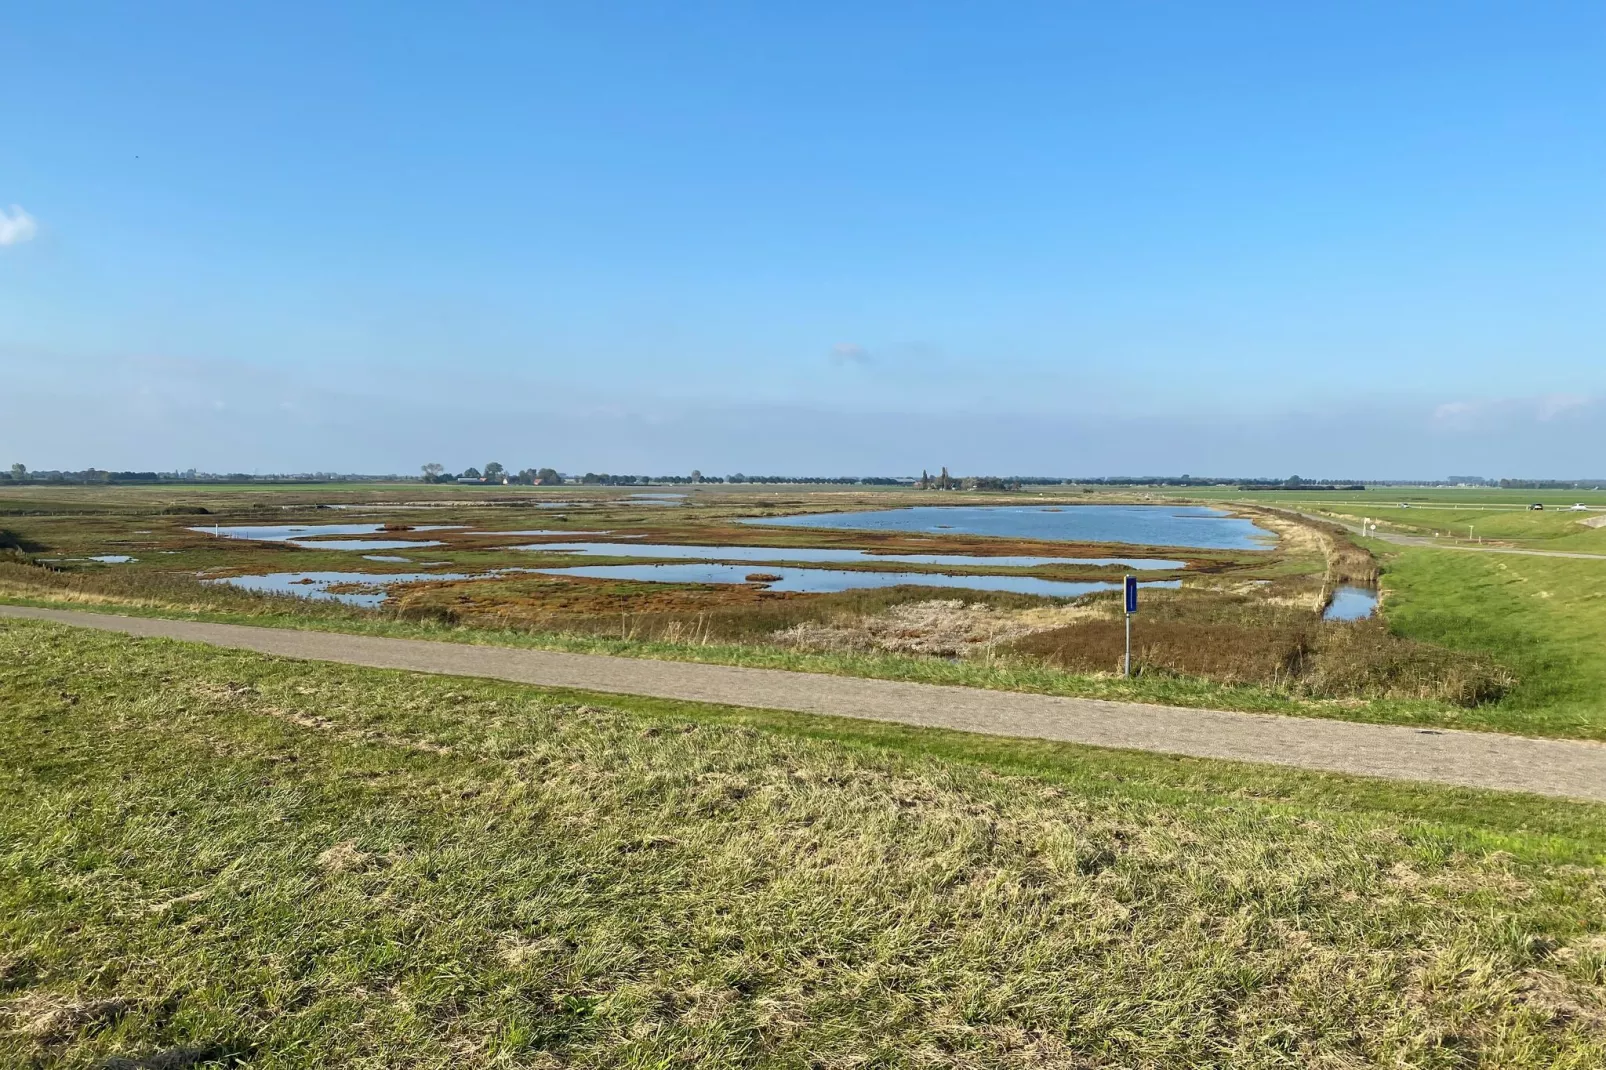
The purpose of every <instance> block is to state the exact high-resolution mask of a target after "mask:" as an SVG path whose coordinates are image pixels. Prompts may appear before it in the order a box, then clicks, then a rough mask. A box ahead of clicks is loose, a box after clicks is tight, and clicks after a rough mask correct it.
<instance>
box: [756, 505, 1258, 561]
mask: <svg viewBox="0 0 1606 1070" xmlns="http://www.w3.org/2000/svg"><path fill="white" fill-rule="evenodd" d="M742 523H744V524H763V525H775V526H780V527H795V528H837V529H841V528H847V529H852V530H857V531H953V532H957V533H959V534H963V535H991V536H995V537H1007V538H1015V539H1049V540H1054V541H1059V542H1124V543H1131V544H1133V545H1137V546H1192V547H1197V548H1199V549H1205V550H1264V549H1266V548H1268V547H1269V546H1270V545H1271V544H1272V543H1273V542H1275V540H1276V536H1275V535H1273V534H1271V533H1270V532H1267V531H1264V530H1262V529H1260V528H1258V527H1256V526H1255V525H1254V523H1253V522H1252V521H1249V520H1245V519H1243V518H1241V517H1235V516H1231V515H1229V514H1228V513H1226V512H1224V511H1222V510H1220V509H1212V508H1209V507H1207V506H1193V505H1184V506H1177V505H1070V506H1063V507H1059V506H1043V505H971V506H966V505H916V506H909V507H907V508H902V509H884V510H878V511H874V512H861V513H805V514H799V515H795V516H772V517H749V518H747V519H745V520H743V521H742Z"/></svg>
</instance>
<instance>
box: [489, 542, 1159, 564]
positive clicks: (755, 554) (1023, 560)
mask: <svg viewBox="0 0 1606 1070" xmlns="http://www.w3.org/2000/svg"><path fill="white" fill-rule="evenodd" d="M513 549H515V550H531V551H539V552H543V553H558V554H592V555H595V556H599V557H603V556H605V557H661V558H683V559H687V560H693V561H811V562H818V563H820V564H832V565H846V564H861V563H871V564H875V563H880V564H889V565H938V566H941V565H950V566H976V567H980V568H987V567H993V568H1036V567H1040V566H1043V565H1091V566H1104V565H1119V566H1122V567H1124V568H1130V569H1150V570H1153V569H1175V568H1186V567H1187V564H1188V563H1187V562H1186V561H1168V560H1162V559H1160V558H1146V557H1022V556H1002V557H984V556H981V555H979V554H877V553H871V552H870V551H868V550H850V549H843V548H840V547H803V546H682V545H673V544H668V543H639V542H638V543H617V542H536V543H529V544H526V545H524V546H515V547H513Z"/></svg>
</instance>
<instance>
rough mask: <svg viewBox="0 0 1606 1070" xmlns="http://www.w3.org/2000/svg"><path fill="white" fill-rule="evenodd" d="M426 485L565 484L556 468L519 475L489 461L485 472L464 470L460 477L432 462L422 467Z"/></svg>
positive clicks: (522, 471)
mask: <svg viewBox="0 0 1606 1070" xmlns="http://www.w3.org/2000/svg"><path fill="white" fill-rule="evenodd" d="M420 470H421V471H422V473H423V474H422V476H421V477H420V478H421V479H422V481H423V482H425V483H495V484H498V485H501V486H505V485H507V484H510V483H522V484H525V485H527V486H537V487H540V486H554V485H556V484H558V483H562V482H563V478H562V477H561V476H559V475H558V472H557V469H555V468H523V469H520V470H519V471H518V472H517V473H514V472H510V471H508V469H507V466H506V465H504V464H502V462H501V461H487V462H486V463H485V470H484V471H483V472H482V471H480V470H479V469H478V468H474V467H469V468H465V469H463V471H462V473H461V474H459V475H452V474H451V473H449V472H447V471H446V466H445V465H443V464H439V463H437V462H435V461H431V462H430V463H429V464H426V465H423V466H421V469H420Z"/></svg>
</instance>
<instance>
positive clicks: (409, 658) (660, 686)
mask: <svg viewBox="0 0 1606 1070" xmlns="http://www.w3.org/2000/svg"><path fill="white" fill-rule="evenodd" d="M3 617H26V618H29V619H32V620H43V621H54V622H57V623H60V624H70V625H75V626H78V627H85V628H98V629H101V630H103V631H113V632H123V633H125V634H128V635H134V636H144V637H161V638H167V639H181V640H186V641H189V642H197V643H208V644H211V645H213V646H222V647H231V648H235V649H242V650H254V651H258V652H260V653H264V654H276V655H279V656H282V657H291V658H304V659H308V660H314V661H337V662H343V663H345V664H348V665H366V666H371V667H374V668H381V669H406V670H411V671H414V672H429V673H445V674H449V675H454V676H478V677H488V678H491V679H497V680H513V681H516V682H518V683H525V684H537V685H541V686H546V687H571V688H577V689H582V690H587V691H601V692H611V693H615V694H627V695H651V696H656V697H659V698H671V699H685V700H689V701H693V702H713V703H720V704H724V705H733V706H750V707H759V708H763V709H775V710H795V711H799V712H803V713H820V714H831V715H835V716H839V717H857V718H862V719H865V720H872V721H892V722H897V723H899V724H909V725H921V726H929V727H937V728H951V729H958V730H960V731H963V732H982V733H987V734H989V735H999V736H1016V737H1024V738H1036V739H1052V740H1063V741H1066V742H1072V743H1086V744H1092V745H1094V746H1099V747H1122V748H1129V749H1133V750H1145V751H1157V752H1160V753H1164V754H1184V755H1190V756H1193V757H1198V758H1225V759H1231V760H1234V761H1248V762H1271V763H1275V764H1278V765H1290V766H1297V767H1299V768H1302V769H1317V770H1323V771H1328V772H1336V773H1352V774H1359V775H1363V776H1377V777H1388V778H1390V779H1394V780H1417V781H1430V782H1433V783H1438V784H1454V785H1459V786H1463V787H1474V788H1494V789H1500V790H1507V791H1526V792H1534V793H1538V794H1542V795H1558V796H1566V797H1570V798H1577V799H1589V800H1594V801H1597V802H1606V744H1600V743H1590V742H1575V741H1568V740H1551V739H1529V738H1525V737H1521V736H1508V735H1499V734H1496V733H1487V732H1460V731H1437V730H1433V731H1429V730H1423V729H1417V728H1407V727H1400V726H1395V725H1369V724H1355V723H1352V722H1348V721H1329V720H1318V719H1314V718H1304V717H1278V716H1272V715H1268V714H1256V713H1228V712H1224V711H1219V710H1193V709H1178V708H1175V707H1170V706H1151V705H1144V704H1140V703H1126V702H1105V701H1101V700H1098V699H1082V698H1061V697H1057V696H1051V695H1031V694H1022V693H1018V692H1009V691H985V690H981V689H979V688H968V687H944V686H939V685H934V684H913V683H901V682H897V681H890V680H866V679H861V678H858V677H850V676H825V675H820V674H816V673H799V672H785V671H781V670H778V669H747V668H738V667H735V666H729V665H701V664H693V663H688V662H674V661H651V660H647V659H642V658H620V657H607V656H602V655H595V654H563V653H556V652H551V651H544V650H521V649H517V648H512V647H496V646H468V645H464V644H459V643H437V642H427V641H424V640H418V639H384V638H377V637H373V636H361V635H345V634H340V633H333V632H315V631H295V630H290V629H281V628H255V627H245V626H241V625H235V624H210V623H202V622H198V621H181V620H159V619H155V618H149V617H119V616H113V615H110V614H105V613H89V612H80V611H73V610H57V609H34V608H31V607H25V606H0V618H3Z"/></svg>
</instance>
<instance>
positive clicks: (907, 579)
mask: <svg viewBox="0 0 1606 1070" xmlns="http://www.w3.org/2000/svg"><path fill="white" fill-rule="evenodd" d="M534 571H537V572H544V573H547V574H548V575H552V576H580V577H583V578H586V579H594V580H645V581H647V582H650V583H758V584H762V585H763V586H764V587H765V588H767V589H768V590H771V591H793V592H797V593H800V594H829V593H832V592H835V591H854V590H860V589H868V588H881V587H903V586H915V587H958V588H964V589H967V590H972V591H1009V592H1012V593H1014V594H1039V595H1047V596H1049V597H1051V598H1077V597H1080V596H1081V595H1084V594H1091V593H1092V592H1094V591H1114V590H1119V589H1120V584H1118V583H1097V582H1081V583H1078V582H1072V581H1068V580H1042V579H1038V578H1037V577H1035V576H948V575H944V574H943V573H940V572H850V571H847V570H844V569H828V568H786V567H766V568H765V569H764V570H763V571H762V572H755V571H754V570H753V569H752V568H751V567H749V566H746V565H716V564H702V563H698V564H688V565H581V566H577V567H575V568H543V569H536V570H534ZM749 576H761V577H764V578H763V579H755V580H749V579H748V577H749ZM1142 586H1144V587H1171V588H1176V587H1180V586H1182V583H1181V581H1180V580H1151V581H1148V582H1146V583H1144V584H1142Z"/></svg>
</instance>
